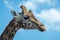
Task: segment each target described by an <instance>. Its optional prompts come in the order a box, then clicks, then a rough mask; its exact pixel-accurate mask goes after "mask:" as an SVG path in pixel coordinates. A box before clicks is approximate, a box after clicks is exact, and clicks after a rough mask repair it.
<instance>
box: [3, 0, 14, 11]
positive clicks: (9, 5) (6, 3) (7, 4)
mask: <svg viewBox="0 0 60 40" xmlns="http://www.w3.org/2000/svg"><path fill="white" fill-rule="evenodd" d="M3 2H4V3H5V5H6V6H7V7H8V8H9V9H10V10H13V7H12V5H13V2H8V1H7V0H3Z"/></svg>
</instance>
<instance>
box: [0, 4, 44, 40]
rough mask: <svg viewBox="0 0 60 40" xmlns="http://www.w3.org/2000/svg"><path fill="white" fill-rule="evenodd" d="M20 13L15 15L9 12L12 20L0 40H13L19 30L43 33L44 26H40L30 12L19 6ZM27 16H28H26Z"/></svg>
mask: <svg viewBox="0 0 60 40" xmlns="http://www.w3.org/2000/svg"><path fill="white" fill-rule="evenodd" d="M20 8H21V9H22V12H21V13H16V12H15V11H11V13H12V15H13V16H14V18H13V19H12V20H11V21H10V23H9V24H8V25H7V27H6V28H5V30H4V31H3V33H2V35H1V36H0V40H13V38H14V36H15V34H16V32H17V31H18V30H19V29H20V28H23V29H38V30H40V31H42V32H43V31H45V26H44V25H42V24H41V23H40V22H39V21H38V20H37V19H36V18H35V17H34V15H33V13H32V11H31V10H29V11H27V9H26V7H25V6H23V5H21V7H20ZM28 14H29V15H28Z"/></svg>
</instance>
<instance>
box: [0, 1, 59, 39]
mask: <svg viewBox="0 0 60 40" xmlns="http://www.w3.org/2000/svg"><path fill="white" fill-rule="evenodd" d="M21 5H25V6H26V7H27V8H28V10H32V11H33V13H34V16H35V17H36V18H37V19H38V20H39V21H40V22H41V23H42V24H44V25H45V26H46V31H45V32H40V31H38V30H37V29H36V30H24V29H20V30H18V31H17V33H16V35H15V37H14V40H60V0H0V35H1V34H2V32H3V31H4V29H5V28H6V26H7V25H8V23H9V22H10V21H11V20H12V19H13V16H12V15H11V12H10V11H11V10H15V11H16V12H21V9H20V8H19V7H20V6H21Z"/></svg>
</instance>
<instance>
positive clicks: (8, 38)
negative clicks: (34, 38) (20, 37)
mask: <svg viewBox="0 0 60 40" xmlns="http://www.w3.org/2000/svg"><path fill="white" fill-rule="evenodd" d="M19 26H21V25H19V24H17V23H15V21H14V19H13V20H12V21H11V22H10V23H9V25H8V26H7V27H6V29H5V30H4V32H3V33H2V35H1V38H0V40H13V38H14V35H15V34H16V32H17V30H18V29H19V28H20V27H19Z"/></svg>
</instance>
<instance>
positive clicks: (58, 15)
mask: <svg viewBox="0 0 60 40" xmlns="http://www.w3.org/2000/svg"><path fill="white" fill-rule="evenodd" d="M37 17H38V18H39V19H40V20H43V21H44V24H45V26H47V27H46V28H47V29H50V30H51V29H52V30H60V24H59V23H60V10H56V9H53V8H51V9H49V10H42V11H41V12H40V14H38V15H37Z"/></svg>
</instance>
